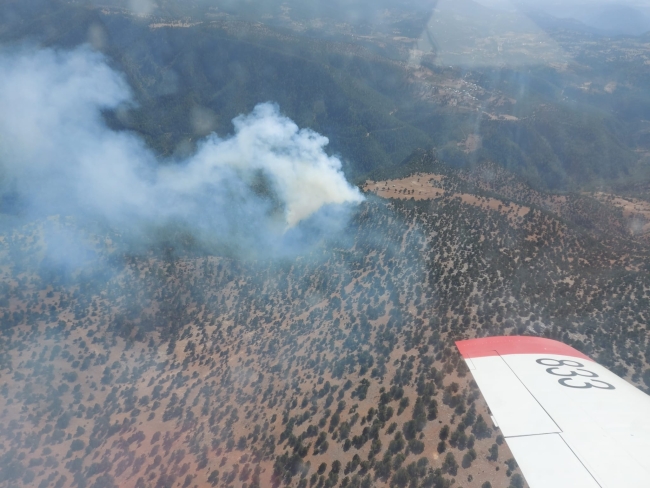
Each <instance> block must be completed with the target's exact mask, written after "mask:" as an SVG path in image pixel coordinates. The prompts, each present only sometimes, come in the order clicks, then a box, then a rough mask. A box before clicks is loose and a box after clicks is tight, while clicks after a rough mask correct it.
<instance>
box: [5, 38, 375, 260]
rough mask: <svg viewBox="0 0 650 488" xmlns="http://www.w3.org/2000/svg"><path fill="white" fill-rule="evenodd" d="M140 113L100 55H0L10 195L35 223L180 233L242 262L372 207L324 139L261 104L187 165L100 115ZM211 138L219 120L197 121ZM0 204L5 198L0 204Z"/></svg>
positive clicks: (206, 142) (291, 247) (143, 235)
mask: <svg viewBox="0 0 650 488" xmlns="http://www.w3.org/2000/svg"><path fill="white" fill-rule="evenodd" d="M130 104H133V99H132V95H131V92H130V89H129V86H128V84H127V82H126V81H125V79H124V77H123V76H122V75H121V74H120V73H118V72H116V71H114V70H113V69H112V68H110V67H109V66H108V64H107V62H106V59H105V58H104V57H103V56H102V55H101V54H99V53H97V52H95V51H93V50H92V49H91V48H90V47H87V46H83V47H80V48H77V49H74V50H71V51H57V50H52V49H29V48H22V49H19V50H11V51H10V50H2V51H0V107H2V110H1V111H0V193H3V194H5V195H6V194H8V193H12V194H15V195H17V198H18V199H19V200H20V201H21V202H23V205H24V207H23V210H22V212H23V213H24V214H26V215H29V216H32V217H43V216H48V215H55V214H57V215H62V216H66V215H73V216H75V217H76V218H78V219H80V220H81V219H100V220H102V221H105V222H107V223H108V224H109V225H110V226H111V227H112V228H114V229H118V230H119V232H121V233H124V235H125V236H130V237H132V238H134V239H140V240H142V239H144V240H146V239H148V238H149V239H150V238H151V236H152V235H156V233H158V232H160V229H165V228H168V227H170V226H172V227H175V228H177V229H181V230H182V231H183V232H187V233H190V234H191V235H192V236H193V238H195V239H196V240H197V241H198V242H200V243H203V244H206V245H212V244H218V245H227V246H229V247H230V248H231V249H237V250H238V251H240V252H243V253H252V254H260V253H262V254H266V253H271V254H273V253H281V254H282V253H290V252H293V251H295V250H296V249H300V248H301V246H304V245H306V244H305V243H307V244H308V243H310V242H313V241H314V240H317V239H318V238H319V236H324V235H327V234H329V233H331V232H332V231H333V230H335V229H337V228H340V227H341V226H343V225H345V224H346V221H347V219H348V218H349V215H350V212H351V210H352V209H353V208H354V207H355V205H356V204H358V203H359V202H361V201H362V200H363V197H362V195H361V193H360V192H359V191H358V189H357V188H355V187H353V186H351V185H350V184H349V183H348V182H347V181H346V179H345V177H344V175H343V173H342V171H341V161H340V160H339V159H338V158H336V157H333V156H330V155H328V154H327V153H326V151H325V147H326V146H327V144H328V140H327V138H326V137H324V136H321V135H319V134H317V133H315V132H313V131H311V130H309V129H300V128H299V127H297V126H296V124H295V123H293V122H292V121H291V120H290V119H288V118H287V117H285V116H283V115H282V114H281V113H280V109H279V107H277V106H276V105H274V104H271V103H262V104H260V105H258V106H257V107H255V109H254V110H253V111H252V112H251V113H250V114H248V115H241V116H239V117H237V118H236V119H234V120H233V125H234V134H233V135H231V136H229V137H225V138H221V137H219V136H218V135H216V134H214V133H212V134H209V135H208V136H206V137H205V138H204V139H203V140H202V141H201V142H200V143H199V144H198V149H197V151H196V152H195V153H194V154H192V155H191V156H189V157H187V158H186V159H185V160H183V161H180V162H177V161H167V160H160V158H157V157H156V155H155V153H154V152H153V151H152V150H151V148H149V147H147V145H146V144H145V143H144V142H143V140H142V139H141V138H139V137H138V136H137V135H135V134H133V133H129V132H118V131H114V130H111V129H110V128H108V127H107V125H106V124H105V121H104V118H103V116H102V112H103V111H105V110H116V109H118V108H119V109H123V108H124V107H125V106H126V107H128V106H129V105H130ZM193 116H194V117H195V118H197V123H198V124H200V125H201V126H202V128H205V129H207V128H208V127H209V125H210V117H211V116H213V114H211V113H209V112H206V111H203V112H197V113H195V114H193ZM0 196H1V195H0Z"/></svg>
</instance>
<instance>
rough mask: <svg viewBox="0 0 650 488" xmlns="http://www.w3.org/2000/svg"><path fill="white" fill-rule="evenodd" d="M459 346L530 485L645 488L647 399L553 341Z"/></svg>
mask: <svg viewBox="0 0 650 488" xmlns="http://www.w3.org/2000/svg"><path fill="white" fill-rule="evenodd" d="M456 345H457V347H458V350H459V351H460V353H461V355H462V356H463V358H465V361H466V362H467V365H468V367H469V369H470V371H471V373H472V375H473V377H474V379H475V380H476V383H477V384H478V386H479V388H480V389H481V393H483V396H484V398H485V400H486V401H487V404H488V406H489V407H490V411H491V413H492V415H493V417H494V421H495V424H496V425H498V427H499V428H500V429H501V433H502V435H503V436H504V437H505V439H506V442H507V443H508V446H509V447H510V449H511V451H512V453H513V454H514V456H515V458H516V459H517V463H518V464H519V466H520V467H521V470H522V472H523V474H524V477H525V478H526V481H527V482H528V484H529V485H530V487H531V488H583V487H584V488H592V487H593V488H597V487H601V488H620V487H626V488H632V487H638V488H648V487H650V396H648V395H646V394H645V393H643V392H642V391H640V390H638V389H637V388H635V387H634V386H632V385H630V384H629V383H627V382H626V381H625V380H623V379H621V378H620V377H618V376H616V375H615V374H613V373H612V372H610V371H609V370H608V369H606V368H604V367H603V366H601V365H599V364H597V363H595V362H594V361H593V360H591V359H590V358H589V357H587V356H585V355H584V354H582V353H581V352H579V351H577V350H575V349H573V348H572V347H569V346H567V345H566V344H563V343H561V342H557V341H553V340H550V339H543V338H538V337H515V336H510V337H489V338H483V339H473V340H468V341H459V342H457V343H456Z"/></svg>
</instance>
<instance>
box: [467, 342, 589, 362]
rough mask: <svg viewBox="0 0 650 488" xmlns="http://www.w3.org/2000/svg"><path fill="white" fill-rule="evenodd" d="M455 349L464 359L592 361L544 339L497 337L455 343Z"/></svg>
mask: <svg viewBox="0 0 650 488" xmlns="http://www.w3.org/2000/svg"><path fill="white" fill-rule="evenodd" d="M456 347H457V348H458V351H459V352H460V354H461V356H463V357H464V358H465V359H471V358H478V357H485V356H505V355H509V354H553V355H558V356H570V357H576V358H581V359H585V360H588V361H592V359H591V358H590V357H589V356H587V355H585V354H583V353H581V352H580V351H578V350H577V349H574V348H573V347H571V346H568V345H567V344H564V343H563V342H559V341H555V340H553V339H546V338H545V337H532V336H497V337H482V338H480V339H469V340H464V341H456Z"/></svg>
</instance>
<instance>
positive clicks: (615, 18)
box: [580, 5, 650, 36]
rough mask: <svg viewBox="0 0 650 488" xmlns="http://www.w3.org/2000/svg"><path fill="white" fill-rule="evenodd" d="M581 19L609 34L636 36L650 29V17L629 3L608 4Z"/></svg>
mask: <svg viewBox="0 0 650 488" xmlns="http://www.w3.org/2000/svg"><path fill="white" fill-rule="evenodd" d="M580 20H582V22H584V23H585V24H587V25H589V26H590V27H594V28H596V29H599V30H601V31H602V32H605V33H608V34H623V35H632V36H636V35H640V34H643V33H645V32H648V31H650V18H648V17H647V16H646V15H644V14H643V12H641V11H640V10H638V9H636V8H634V7H630V6H627V5H607V6H604V7H602V8H600V9H598V10H596V11H595V12H592V13H591V14H589V15H586V16H585V17H584V18H583V19H580Z"/></svg>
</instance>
